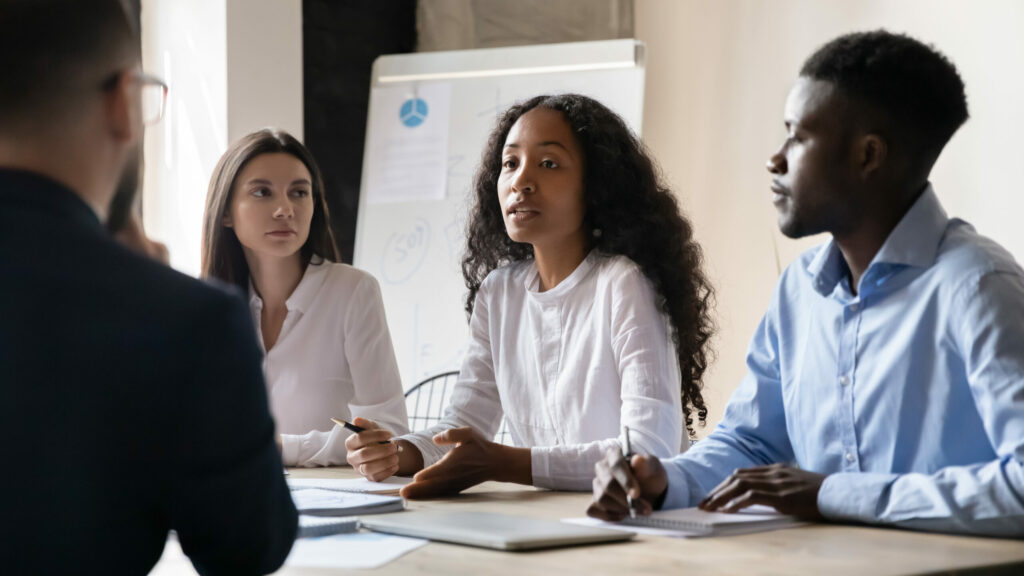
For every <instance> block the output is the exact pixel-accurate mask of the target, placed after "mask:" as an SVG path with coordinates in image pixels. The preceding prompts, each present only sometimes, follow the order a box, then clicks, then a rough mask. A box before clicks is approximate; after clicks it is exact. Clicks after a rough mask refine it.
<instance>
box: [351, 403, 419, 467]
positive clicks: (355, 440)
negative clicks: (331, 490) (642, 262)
mask: <svg viewBox="0 0 1024 576" xmlns="http://www.w3.org/2000/svg"><path fill="white" fill-rule="evenodd" d="M352 423H353V424H355V425H356V426H359V427H360V428H365V430H364V431H362V432H359V433H357V434H352V435H351V436H349V437H348V438H346V439H345V449H346V450H348V454H347V456H346V459H347V460H348V463H349V464H350V465H351V466H352V468H353V469H354V470H355V471H356V472H359V474H360V475H362V476H363V477H364V478H366V479H367V480H371V481H373V482H379V481H381V480H384V479H385V478H390V477H391V476H394V475H395V474H400V473H401V474H412V473H413V472H415V471H417V470H419V469H421V468H423V456H422V455H421V454H420V451H419V450H418V449H417V448H416V447H415V446H413V445H412V444H410V443H409V442H406V441H405V440H396V441H393V442H390V441H389V440H391V432H389V431H387V430H385V429H383V428H381V427H380V425H378V424H377V423H376V422H372V421H370V420H367V419H365V418H356V419H354V420H353V421H352Z"/></svg>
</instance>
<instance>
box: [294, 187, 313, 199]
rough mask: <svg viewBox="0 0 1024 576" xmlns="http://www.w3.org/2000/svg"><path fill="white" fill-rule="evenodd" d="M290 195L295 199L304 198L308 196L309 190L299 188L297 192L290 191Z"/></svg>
mask: <svg viewBox="0 0 1024 576" xmlns="http://www.w3.org/2000/svg"><path fill="white" fill-rule="evenodd" d="M292 194H293V195H294V196H295V197H296V198H305V197H306V196H309V190H304V189H302V188H299V189H297V190H292Z"/></svg>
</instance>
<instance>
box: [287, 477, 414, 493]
mask: <svg viewBox="0 0 1024 576" xmlns="http://www.w3.org/2000/svg"><path fill="white" fill-rule="evenodd" d="M410 482H412V478H402V477H400V476H392V477H391V478H388V479H386V480H382V481H380V482H371V481H369V480H367V479H366V478H289V479H288V486H289V487H291V489H292V490H295V489H298V488H320V489H323V490H337V491H339V492H363V493H366V494H385V495H388V496H398V491H399V490H401V489H402V486H405V485H406V484H409V483H410Z"/></svg>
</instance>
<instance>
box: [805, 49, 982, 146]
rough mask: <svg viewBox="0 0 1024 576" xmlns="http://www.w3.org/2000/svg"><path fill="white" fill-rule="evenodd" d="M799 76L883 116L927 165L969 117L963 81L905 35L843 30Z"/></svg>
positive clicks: (939, 58) (934, 52) (945, 61)
mask: <svg viewBox="0 0 1024 576" xmlns="http://www.w3.org/2000/svg"><path fill="white" fill-rule="evenodd" d="M800 75H801V76H805V77H808V78H812V79H815V80H823V81H826V82H829V83H831V84H833V85H835V86H836V87H837V88H838V89H839V90H840V92H842V93H843V94H845V95H847V96H848V97H852V98H853V99H854V100H856V101H859V102H861V103H863V104H866V105H867V107H868V108H870V109H871V110H872V111H874V112H876V113H880V114H882V116H883V120H884V121H885V122H886V123H887V124H888V125H889V126H890V127H891V128H892V129H893V130H894V131H895V132H896V133H897V136H898V137H901V138H902V139H903V140H904V141H905V142H906V143H907V144H908V146H909V148H910V152H911V154H913V155H914V156H917V157H918V159H919V160H921V161H924V162H928V163H931V162H934V161H935V159H936V158H937V157H938V155H939V153H940V152H941V151H942V149H943V148H944V147H945V146H946V143H947V142H949V139H950V138H952V137H953V134H954V133H956V131H957V129H959V128H960V126H962V125H963V123H964V122H966V121H967V118H968V117H969V114H968V112H967V96H966V94H965V91H964V82H963V80H962V79H961V78H960V75H959V74H958V73H957V70H956V67H955V66H954V65H953V63H952V62H950V61H949V60H948V59H947V58H946V57H945V56H943V55H942V54H941V53H940V52H938V51H937V50H936V49H935V48H934V47H931V46H927V45H925V44H923V43H921V42H920V41H918V40H915V39H914V38H911V37H909V36H906V35H904V34H894V33H892V32H887V31H885V30H874V31H871V32H855V33H852V34H845V35H843V36H840V37H838V38H836V39H834V40H832V41H830V42H828V43H827V44H825V45H824V46H822V47H821V48H819V49H818V50H817V51H815V52H814V54H812V55H811V56H810V57H809V58H808V59H807V61H806V62H804V65H803V67H802V68H801V70H800Z"/></svg>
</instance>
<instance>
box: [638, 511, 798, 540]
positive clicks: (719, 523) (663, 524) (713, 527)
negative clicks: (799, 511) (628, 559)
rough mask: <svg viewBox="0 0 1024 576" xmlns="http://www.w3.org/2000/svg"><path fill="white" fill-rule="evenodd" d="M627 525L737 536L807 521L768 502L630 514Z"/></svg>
mask: <svg viewBox="0 0 1024 576" xmlns="http://www.w3.org/2000/svg"><path fill="white" fill-rule="evenodd" d="M620 524H625V525H627V526H647V527H652V528H664V529H667V530H678V531H682V532H688V533H690V534H691V535H693V536H735V535H739V534H751V533H753V532H763V531H766V530H778V529H780V528H793V527H795V526H800V525H802V524H805V522H804V521H802V520H800V519H799V518H796V517H795V516H786V515H783V514H779V513H778V512H776V511H775V510H774V509H772V508H769V507H767V506H751V507H750V508H744V509H743V510H740V511H739V512H734V513H731V514H726V513H724V512H705V511H704V510H701V509H699V508H680V509H678V510H665V511H661V512H654V513H652V514H651V515H650V516H637V517H636V518H626V519H624V520H622V522H620Z"/></svg>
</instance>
